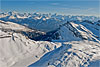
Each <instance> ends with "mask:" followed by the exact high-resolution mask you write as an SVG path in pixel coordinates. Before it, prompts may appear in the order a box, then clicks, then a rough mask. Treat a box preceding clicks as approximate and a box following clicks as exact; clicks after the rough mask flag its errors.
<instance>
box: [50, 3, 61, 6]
mask: <svg viewBox="0 0 100 67" xmlns="http://www.w3.org/2000/svg"><path fill="white" fill-rule="evenodd" d="M51 5H54V6H55V5H59V3H51Z"/></svg>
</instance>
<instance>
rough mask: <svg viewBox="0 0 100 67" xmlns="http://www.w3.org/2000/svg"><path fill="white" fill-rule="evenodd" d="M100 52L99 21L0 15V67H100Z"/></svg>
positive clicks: (93, 17)
mask: <svg viewBox="0 0 100 67" xmlns="http://www.w3.org/2000/svg"><path fill="white" fill-rule="evenodd" d="M99 49H100V18H99V17H95V16H71V15H68V16H66V15H57V14H53V15H52V14H40V13H33V14H31V13H23V14H21V13H18V12H8V13H0V65H1V66H0V67H18V66H20V67H36V66H39V67H92V66H91V64H94V63H96V62H97V64H96V65H97V67H99V65H98V62H100V50H99ZM94 67H95V66H94Z"/></svg>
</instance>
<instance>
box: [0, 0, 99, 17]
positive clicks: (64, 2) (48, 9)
mask: <svg viewBox="0 0 100 67" xmlns="http://www.w3.org/2000/svg"><path fill="white" fill-rule="evenodd" d="M99 8H100V5H99V0H2V1H1V11H2V12H8V11H17V12H22V13H23V12H31V13H32V12H40V13H58V14H66V15H70V14H71V15H99Z"/></svg>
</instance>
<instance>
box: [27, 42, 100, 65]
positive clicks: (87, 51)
mask: <svg viewBox="0 0 100 67" xmlns="http://www.w3.org/2000/svg"><path fill="white" fill-rule="evenodd" d="M99 49H100V44H99V43H96V42H92V41H72V42H64V43H62V46H61V47H59V48H57V49H56V50H54V51H51V52H49V53H47V54H45V55H44V56H43V57H42V58H41V59H40V60H39V61H37V62H35V63H33V64H32V65H30V66H28V67H38V66H39V67H80V66H85V67H87V66H88V65H89V63H90V62H91V61H95V60H100V50H99ZM97 67H99V66H97Z"/></svg>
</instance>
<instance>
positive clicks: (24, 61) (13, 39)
mask: <svg viewBox="0 0 100 67" xmlns="http://www.w3.org/2000/svg"><path fill="white" fill-rule="evenodd" d="M59 46H60V44H55V43H51V42H47V41H34V40H30V39H28V38H26V37H25V36H23V35H22V34H20V33H13V35H11V34H10V33H6V32H3V31H1V30H0V67H27V66H28V65H29V64H31V63H33V62H35V61H37V60H38V59H40V58H41V57H42V56H43V55H44V54H45V53H47V52H49V51H52V50H54V49H56V48H58V47H59Z"/></svg>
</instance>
